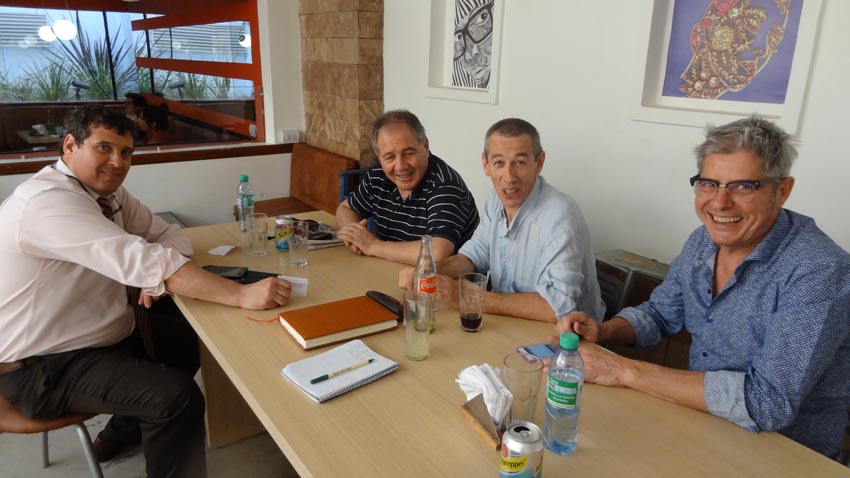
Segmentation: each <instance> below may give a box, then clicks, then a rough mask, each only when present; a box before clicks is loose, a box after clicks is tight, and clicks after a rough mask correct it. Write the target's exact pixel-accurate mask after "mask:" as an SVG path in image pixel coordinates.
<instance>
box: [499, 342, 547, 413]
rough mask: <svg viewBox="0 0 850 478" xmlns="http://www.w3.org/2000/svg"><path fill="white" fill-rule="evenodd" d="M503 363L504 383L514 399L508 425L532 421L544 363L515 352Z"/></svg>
mask: <svg viewBox="0 0 850 478" xmlns="http://www.w3.org/2000/svg"><path fill="white" fill-rule="evenodd" d="M503 363H504V367H502V382H503V383H504V384H505V386H506V387H507V388H508V390H510V391H511V394H512V395H513V397H514V398H513V402H511V412H510V417H509V418H508V420H506V423H508V424H510V423H511V422H513V421H515V420H528V421H532V419H533V418H534V409H535V408H536V405H537V393H538V392H539V391H540V379H541V377H542V376H543V361H542V360H540V359H538V358H537V357H535V356H533V355H528V354H524V353H520V352H513V353H510V354H508V355H506V356H505V360H504V362H503Z"/></svg>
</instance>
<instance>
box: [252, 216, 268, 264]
mask: <svg viewBox="0 0 850 478" xmlns="http://www.w3.org/2000/svg"><path fill="white" fill-rule="evenodd" d="M268 230H269V217H268V216H267V215H266V214H264V213H261V212H257V213H253V214H250V215H249V216H248V250H249V251H250V252H251V255H252V256H256V257H262V256H265V255H266V234H268Z"/></svg>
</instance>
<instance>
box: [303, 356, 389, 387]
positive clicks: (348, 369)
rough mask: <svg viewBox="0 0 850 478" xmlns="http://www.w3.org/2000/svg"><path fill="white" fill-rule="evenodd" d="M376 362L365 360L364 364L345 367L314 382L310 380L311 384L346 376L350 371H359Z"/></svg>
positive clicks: (315, 379) (358, 363)
mask: <svg viewBox="0 0 850 478" xmlns="http://www.w3.org/2000/svg"><path fill="white" fill-rule="evenodd" d="M374 361H375V359H369V360H364V361H362V362H357V363H356V364H354V365H351V366H348V367H345V368H343V369H339V370H337V371H336V372H331V373H326V374H324V375H321V376H319V377H316V378H314V379H313V380H310V383H311V384H316V383H319V382H324V381H325V380H327V379H329V378H334V377H336V376H337V375H342V374H344V373H346V372H350V371H352V370H355V369H358V368H360V367H365V366H367V365H369V364H370V363H372V362H374Z"/></svg>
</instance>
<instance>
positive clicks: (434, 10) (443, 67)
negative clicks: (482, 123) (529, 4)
mask: <svg viewBox="0 0 850 478" xmlns="http://www.w3.org/2000/svg"><path fill="white" fill-rule="evenodd" d="M458 2H460V3H461V6H462V7H468V9H469V10H470V12H469V16H468V18H466V19H467V20H470V21H472V20H471V18H472V17H473V16H476V15H475V13H476V11H478V10H480V9H483V8H486V12H483V13H481V15H490V18H489V21H491V22H492V31H491V32H490V37H489V38H488V39H487V40H486V41H487V43H488V44H489V45H488V46H490V58H489V78H487V80H486V86H484V87H482V86H475V85H474V84H473V85H458V84H456V83H459V81H458V75H459V73H458V72H457V71H456V70H455V64H456V62H457V59H456V58H455V55H456V53H457V50H456V49H455V34H456V33H457V31H458V30H461V31H463V32H467V31H468V30H467V29H468V28H470V27H471V25H464V26H465V27H466V28H461V27H458V28H456V27H455V23H456V16H457V10H463V8H458V9H456V6H457V5H458ZM488 5H489V6H488ZM503 12H504V0H431V22H430V38H429V55H428V84H427V87H426V92H425V95H426V96H427V97H430V98H440V99H447V100H455V101H469V102H475V103H487V104H498V91H499V66H500V57H501V38H502V18H503ZM477 18H481V16H477ZM485 18H486V17H485ZM459 20H463V18H460V19H459ZM473 36H474V35H473ZM467 40H469V38H468V37H467ZM462 49H463V48H462ZM453 74H454V75H455V77H454V78H453ZM460 74H461V75H462V74H463V73H460Z"/></svg>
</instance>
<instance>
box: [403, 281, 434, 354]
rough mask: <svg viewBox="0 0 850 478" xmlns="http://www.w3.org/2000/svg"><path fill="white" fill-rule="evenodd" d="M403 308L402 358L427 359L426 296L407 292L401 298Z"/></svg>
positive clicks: (427, 301)
mask: <svg viewBox="0 0 850 478" xmlns="http://www.w3.org/2000/svg"><path fill="white" fill-rule="evenodd" d="M402 305H403V306H404V356H405V357H407V358H408V359H409V360H423V359H425V358H426V357H428V337H429V335H430V332H429V329H430V327H429V324H428V309H429V308H430V307H429V300H428V296H427V295H426V294H420V293H419V292H412V291H408V292H405V293H404V297H403V298H402Z"/></svg>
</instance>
